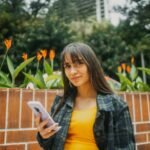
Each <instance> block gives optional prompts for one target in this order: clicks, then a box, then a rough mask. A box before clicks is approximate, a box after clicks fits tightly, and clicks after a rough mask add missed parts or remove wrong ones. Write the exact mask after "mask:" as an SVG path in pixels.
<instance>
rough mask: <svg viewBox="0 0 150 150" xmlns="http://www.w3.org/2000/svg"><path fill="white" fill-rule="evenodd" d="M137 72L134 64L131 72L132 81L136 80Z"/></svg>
mask: <svg viewBox="0 0 150 150" xmlns="http://www.w3.org/2000/svg"><path fill="white" fill-rule="evenodd" d="M137 74H138V72H137V69H136V67H135V66H134V65H132V66H131V72H130V78H131V80H132V81H133V80H135V78H136V77H137Z"/></svg>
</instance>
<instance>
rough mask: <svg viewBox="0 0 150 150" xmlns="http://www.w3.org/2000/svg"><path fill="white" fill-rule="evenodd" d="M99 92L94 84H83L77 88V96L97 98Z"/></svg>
mask: <svg viewBox="0 0 150 150" xmlns="http://www.w3.org/2000/svg"><path fill="white" fill-rule="evenodd" d="M96 95H97V92H96V91H95V89H94V88H93V86H92V85H86V86H81V87H78V88H77V97H80V98H95V97H96Z"/></svg>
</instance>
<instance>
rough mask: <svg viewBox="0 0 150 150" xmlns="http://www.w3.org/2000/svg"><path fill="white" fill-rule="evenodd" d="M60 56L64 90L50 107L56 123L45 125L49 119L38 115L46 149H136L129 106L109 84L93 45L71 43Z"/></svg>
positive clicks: (40, 142) (41, 138)
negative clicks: (43, 118)
mask: <svg viewBox="0 0 150 150" xmlns="http://www.w3.org/2000/svg"><path fill="white" fill-rule="evenodd" d="M61 56H62V75H63V81H64V94H63V96H62V97H60V96H56V98H55V101H54V104H53V106H52V108H51V115H52V116H53V118H54V120H55V121H56V122H57V123H56V124H54V125H53V126H50V127H48V128H45V126H46V124H47V120H45V121H43V122H40V116H38V117H37V118H36V124H37V129H38V134H37V140H38V142H39V144H40V145H41V146H42V147H43V148H44V149H45V150H134V149H135V140H134V134H133V128H132V122H131V119H130V114H129V110H128V106H127V104H126V103H125V102H124V101H123V100H122V99H121V98H120V97H118V96H116V95H115V94H114V93H113V91H112V90H111V88H110V87H109V85H108V83H107V81H106V80H105V77H104V73H103V70H102V67H101V65H100V63H99V61H98V59H97V58H96V55H95V54H94V52H93V51H92V49H91V48H90V47H89V46H88V45H86V44H83V43H71V44H69V45H67V46H66V47H65V48H64V50H63V52H62V55H61ZM58 126H61V129H60V130H59V131H58V130H57V129H58Z"/></svg>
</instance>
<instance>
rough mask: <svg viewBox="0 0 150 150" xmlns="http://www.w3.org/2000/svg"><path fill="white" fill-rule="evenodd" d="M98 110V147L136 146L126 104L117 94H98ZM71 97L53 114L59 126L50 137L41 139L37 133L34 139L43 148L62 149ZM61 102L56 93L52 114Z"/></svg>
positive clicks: (121, 149)
mask: <svg viewBox="0 0 150 150" xmlns="http://www.w3.org/2000/svg"><path fill="white" fill-rule="evenodd" d="M96 101H97V114H96V120H95V123H94V126H93V132H94V137H95V142H96V144H97V147H98V148H99V149H100V150H135V139H134V133H133V126H132V122H131V118H130V114H129V109H128V106H127V104H126V103H125V102H124V101H123V100H122V98H121V97H119V96H117V95H100V94H98V95H97V98H96ZM73 102H74V99H73V97H72V96H70V97H68V98H67V99H66V103H65V104H64V105H63V107H62V108H61V109H60V110H59V112H58V113H57V114H56V115H55V116H54V120H55V121H56V122H58V123H59V125H60V126H62V128H61V130H59V131H58V132H57V133H56V134H55V135H53V136H52V137H50V138H49V139H46V140H44V139H42V138H41V137H40V135H39V134H37V140H38V142H39V144H40V145H41V147H43V149H44V150H63V149H64V144H65V140H66V137H67V132H68V128H69V124H70V120H71V114H72V111H73V105H74V103H73ZM59 104H60V97H59V96H56V98H55V101H54V103H53V106H52V109H51V114H52V113H53V112H54V111H55V109H56V108H57V107H58V105H59Z"/></svg>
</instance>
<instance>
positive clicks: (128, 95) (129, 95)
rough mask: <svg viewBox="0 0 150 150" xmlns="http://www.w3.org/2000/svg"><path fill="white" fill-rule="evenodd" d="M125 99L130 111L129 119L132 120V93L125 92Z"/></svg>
mask: <svg viewBox="0 0 150 150" xmlns="http://www.w3.org/2000/svg"><path fill="white" fill-rule="evenodd" d="M126 100H127V104H128V106H129V111H130V115H131V119H132V121H134V119H133V101H132V94H130V93H127V94H126Z"/></svg>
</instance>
